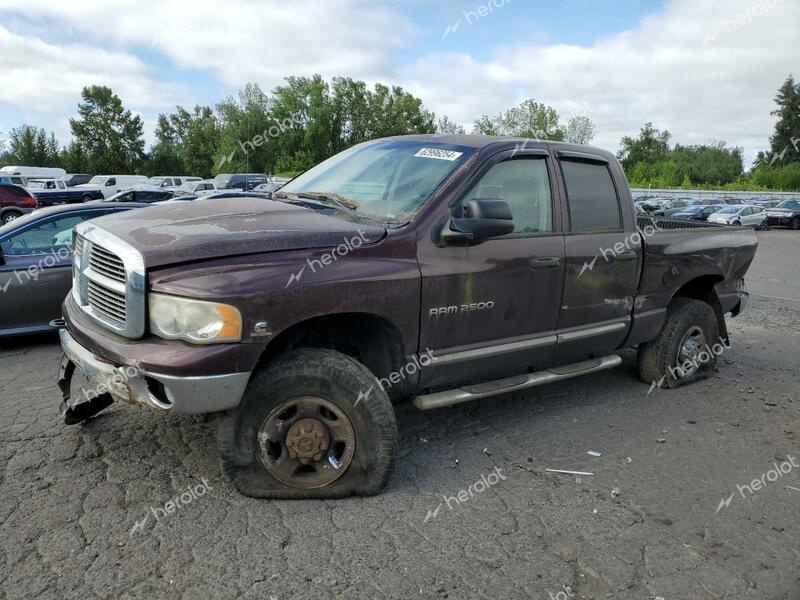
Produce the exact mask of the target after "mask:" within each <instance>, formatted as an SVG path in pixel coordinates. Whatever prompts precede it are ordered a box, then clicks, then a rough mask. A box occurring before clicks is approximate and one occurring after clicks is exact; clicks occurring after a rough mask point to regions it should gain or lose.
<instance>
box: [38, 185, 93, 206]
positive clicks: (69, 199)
mask: <svg viewBox="0 0 800 600" xmlns="http://www.w3.org/2000/svg"><path fill="white" fill-rule="evenodd" d="M28 189H29V190H30V191H31V192H32V193H33V195H34V196H36V199H37V200H38V201H39V206H41V207H45V206H52V205H53V204H74V203H76V202H89V201H91V200H98V199H102V198H103V192H102V191H101V189H100V188H93V187H90V186H88V185H82V186H80V187H68V186H67V184H66V182H65V181H64V180H63V179H32V180H30V181H29V182H28Z"/></svg>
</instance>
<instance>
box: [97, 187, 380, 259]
mask: <svg viewBox="0 0 800 600" xmlns="http://www.w3.org/2000/svg"><path fill="white" fill-rule="evenodd" d="M92 223H94V224H96V225H97V226H98V227H100V228H102V229H104V230H106V231H108V232H109V233H111V234H113V235H115V236H117V237H119V238H121V239H122V240H124V241H126V242H127V243H129V244H130V245H132V246H133V247H134V248H136V249H137V250H138V251H139V252H141V253H142V256H143V257H144V264H145V267H147V268H151V267H159V266H164V265H170V264H177V263H182V262H190V261H196V260H203V259H207V258H219V257H223V256H235V255H241V254H257V253H262V252H276V251H282V250H302V249H308V248H330V247H334V246H338V245H340V244H346V245H347V244H350V245H352V246H353V247H356V248H357V247H361V246H363V245H366V244H371V243H374V242H377V241H379V240H381V239H383V237H385V236H386V229H385V228H384V227H380V226H376V225H368V224H363V223H351V222H349V221H345V220H343V219H339V218H336V217H331V216H327V215H325V214H323V213H321V212H319V211H316V210H312V209H309V208H304V207H301V206H294V205H291V204H286V203H283V202H275V201H272V200H265V199H262V198H219V199H214V200H202V199H201V200H193V201H191V202H180V203H177V202H176V203H174V204H162V205H159V204H155V205H152V206H149V207H147V208H143V209H140V210H132V211H125V212H123V213H118V214H115V215H109V216H106V217H101V218H99V219H96V220H93V221H92Z"/></svg>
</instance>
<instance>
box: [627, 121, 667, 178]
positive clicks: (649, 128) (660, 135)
mask: <svg viewBox="0 0 800 600" xmlns="http://www.w3.org/2000/svg"><path fill="white" fill-rule="evenodd" d="M670 137H671V134H670V132H669V131H667V130H664V131H663V132H661V131H659V130H658V129H656V128H655V127H653V124H652V123H645V125H644V127H642V130H641V132H639V137H637V138H632V137H629V136H627V135H626V136H625V137H623V138H622V141H621V142H620V145H621V146H622V148H621V149H620V151H619V152H618V153H617V158H619V160H620V162H621V163H622V168H623V169H624V170H625V172H626V173H627V172H628V171H630V170H631V169H632V168H633V167H634V166H635V165H636V164H637V163H640V162H644V163H647V164H651V165H652V164H655V163H658V162H661V161H665V160H667V155H668V154H669V140H670Z"/></svg>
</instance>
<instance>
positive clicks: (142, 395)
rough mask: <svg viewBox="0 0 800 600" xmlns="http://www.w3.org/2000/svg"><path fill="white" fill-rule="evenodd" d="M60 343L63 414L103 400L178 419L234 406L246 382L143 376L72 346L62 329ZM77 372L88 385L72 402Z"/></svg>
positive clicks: (239, 376) (246, 375)
mask: <svg viewBox="0 0 800 600" xmlns="http://www.w3.org/2000/svg"><path fill="white" fill-rule="evenodd" d="M59 337H60V338H61V347H62V349H63V350H64V357H63V359H62V360H61V368H60V369H59V378H58V386H59V388H61V392H62V395H63V403H62V412H66V411H69V410H77V408H76V407H78V406H80V405H81V404H82V403H84V402H89V403H91V402H94V403H95V404H96V403H97V402H98V399H102V398H108V397H110V398H113V399H114V400H122V401H123V402H129V403H132V404H138V405H140V406H147V407H150V408H155V409H159V410H169V411H172V412H175V413H181V414H197V413H209V412H217V411H222V410H227V409H229V408H233V407H235V406H237V405H238V404H239V402H240V401H241V399H242V395H243V394H244V390H245V388H246V387H247V383H248V381H249V380H250V372H243V373H227V374H223V375H208V376H200V377H194V376H186V377H181V376H175V375H164V374H160V373H154V372H150V371H144V370H142V369H139V368H138V367H136V366H135V365H121V364H114V363H111V362H108V361H105V360H102V359H100V358H99V357H97V356H96V355H95V354H93V353H92V352H90V351H89V350H87V349H86V348H84V347H83V346H81V345H80V344H79V343H78V342H76V341H75V339H73V337H72V336H71V335H70V334H69V332H68V331H67V330H66V329H61V330H59ZM76 369H77V370H78V371H79V372H81V373H82V374H83V375H84V376H85V377H86V378H87V379H88V380H89V382H88V384H87V387H85V388H83V389H82V390H81V396H80V397H78V398H75V399H74V401H73V402H71V389H70V388H71V382H72V376H73V375H74V372H75V370H76ZM100 402H101V403H105V406H108V404H110V401H103V400H100ZM105 406H103V407H102V408H105ZM102 408H100V409H99V410H102ZM94 412H98V411H94Z"/></svg>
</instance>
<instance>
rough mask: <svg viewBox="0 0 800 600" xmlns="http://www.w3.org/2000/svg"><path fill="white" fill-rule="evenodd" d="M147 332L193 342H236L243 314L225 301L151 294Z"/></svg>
mask: <svg viewBox="0 0 800 600" xmlns="http://www.w3.org/2000/svg"><path fill="white" fill-rule="evenodd" d="M148 303H149V305H150V331H151V333H153V334H154V335H157V336H159V337H162V338H166V339H168V340H186V341H187V342H192V343H193V344H215V343H218V342H238V341H240V340H241V339H242V315H241V313H239V310H238V309H236V308H235V307H233V306H230V305H228V304H219V303H217V302H204V301H202V300H191V299H189V298H180V297H178V296H167V295H165V294H150V295H149V296H148Z"/></svg>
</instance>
